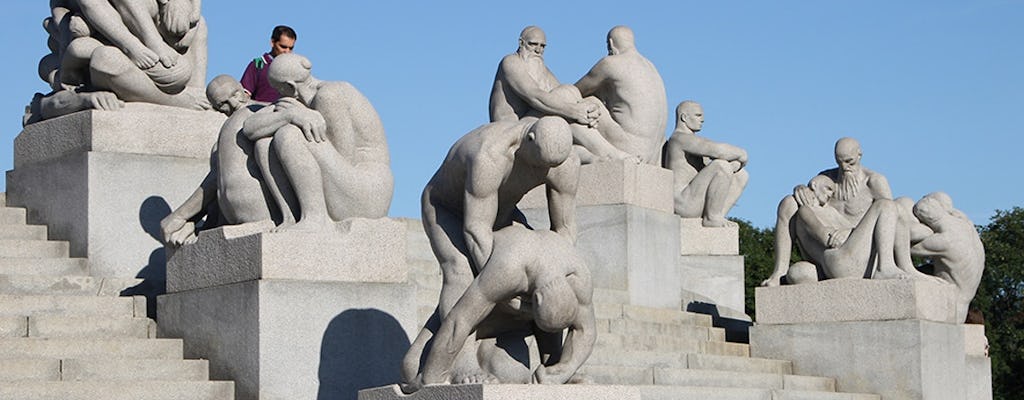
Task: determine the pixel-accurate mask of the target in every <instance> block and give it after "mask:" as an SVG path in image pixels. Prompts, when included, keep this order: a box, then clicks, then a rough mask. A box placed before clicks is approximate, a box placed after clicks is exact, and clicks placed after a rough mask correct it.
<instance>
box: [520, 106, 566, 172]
mask: <svg viewBox="0 0 1024 400" xmlns="http://www.w3.org/2000/svg"><path fill="white" fill-rule="evenodd" d="M571 153H572V130H571V129H570V128H569V123H568V122H565V120H564V119H562V118H561V117H555V116H547V117H544V118H541V119H539V120H537V122H534V124H533V125H532V126H531V127H530V129H529V130H528V131H527V133H526V137H525V138H523V142H522V144H521V145H520V146H519V151H518V152H517V156H519V157H523V158H524V161H526V163H527V164H530V165H535V166H539V167H555V166H558V165H561V164H562V163H563V162H565V160H566V159H568V158H569V154H571Z"/></svg>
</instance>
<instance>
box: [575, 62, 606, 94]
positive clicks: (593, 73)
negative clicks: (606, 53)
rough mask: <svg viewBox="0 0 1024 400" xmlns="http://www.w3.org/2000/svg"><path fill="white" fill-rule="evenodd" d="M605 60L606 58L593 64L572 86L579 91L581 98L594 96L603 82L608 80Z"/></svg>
mask: <svg viewBox="0 0 1024 400" xmlns="http://www.w3.org/2000/svg"><path fill="white" fill-rule="evenodd" d="M606 59H607V58H602V59H601V60H600V61H598V62H597V64H594V67H593V68H591V69H590V71H589V72H587V74H586V75H584V76H583V77H582V78H580V80H578V81H576V83H575V84H574V85H575V86H576V88H577V89H579V90H580V94H581V95H583V97H587V96H593V95H594V94H596V93H597V91H598V89H600V88H601V86H602V85H604V81H605V80H606V79H608V72H607V69H608V68H607V65H606V64H607V62H605V60H606Z"/></svg>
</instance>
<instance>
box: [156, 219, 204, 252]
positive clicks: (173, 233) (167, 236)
mask: <svg viewBox="0 0 1024 400" xmlns="http://www.w3.org/2000/svg"><path fill="white" fill-rule="evenodd" d="M160 231H161V233H163V235H164V243H167V244H169V245H171V246H174V247H180V246H182V245H186V244H192V243H195V242H196V240H197V239H198V238H197V237H196V224H195V223H193V222H190V221H187V220H185V219H184V218H181V217H179V216H176V215H173V214H172V215H168V216H167V217H166V218H164V219H163V220H162V221H160Z"/></svg>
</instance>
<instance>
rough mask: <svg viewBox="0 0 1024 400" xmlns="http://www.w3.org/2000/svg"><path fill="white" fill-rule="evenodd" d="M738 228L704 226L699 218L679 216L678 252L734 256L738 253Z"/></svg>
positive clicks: (693, 254)
mask: <svg viewBox="0 0 1024 400" xmlns="http://www.w3.org/2000/svg"><path fill="white" fill-rule="evenodd" d="M739 232H740V228H739V227H738V226H723V227H720V228H705V227H704V226H703V225H702V224H701V219H700V218H680V222H679V254H682V255H684V256H708V255H713V256H734V255H737V254H739V253H740V233H739Z"/></svg>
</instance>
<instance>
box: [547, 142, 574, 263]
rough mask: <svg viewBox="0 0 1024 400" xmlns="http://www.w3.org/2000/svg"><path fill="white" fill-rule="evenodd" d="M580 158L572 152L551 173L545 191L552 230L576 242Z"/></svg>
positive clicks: (571, 241)
mask: <svg viewBox="0 0 1024 400" xmlns="http://www.w3.org/2000/svg"><path fill="white" fill-rule="evenodd" d="M579 171H580V159H579V157H578V156H577V155H576V153H572V154H571V155H570V156H569V158H568V159H566V160H565V162H563V163H562V165H560V166H558V167H557V168H553V169H552V170H551V172H550V173H549V177H548V183H547V185H545V186H547V187H546V188H545V191H546V193H547V198H548V218H549V219H550V220H551V230H552V231H555V232H557V233H558V234H560V235H562V236H563V237H565V238H566V239H568V240H569V242H570V243H576V191H577V186H578V185H579V176H580V175H579V174H580V172H579Z"/></svg>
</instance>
